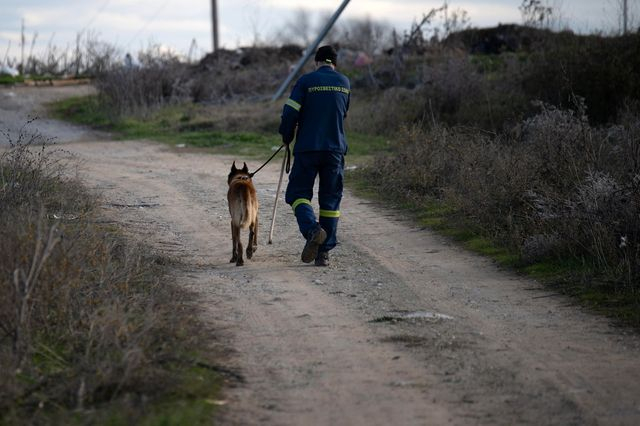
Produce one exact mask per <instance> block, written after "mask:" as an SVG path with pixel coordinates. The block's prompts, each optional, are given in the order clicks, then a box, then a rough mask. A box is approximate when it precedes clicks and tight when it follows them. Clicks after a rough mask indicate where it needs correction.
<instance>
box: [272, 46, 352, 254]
mask: <svg viewBox="0 0 640 426" xmlns="http://www.w3.org/2000/svg"><path fill="white" fill-rule="evenodd" d="M337 56H338V55H337V52H336V50H335V49H334V48H333V47H332V46H322V47H321V48H319V49H318V51H317V52H316V55H315V62H316V71H314V72H311V73H308V74H305V75H303V76H302V77H300V79H299V80H298V81H297V83H296V84H295V86H294V88H293V91H292V92H291V96H290V97H289V99H288V100H287V102H286V103H285V106H284V108H283V110H282V121H281V123H280V130H279V131H280V134H281V135H282V141H283V142H284V143H286V144H289V143H291V141H292V140H293V138H294V133H295V137H296V143H295V146H294V148H293V155H294V162H293V167H292V169H291V174H290V175H289V184H288V186H287V192H286V195H285V200H286V202H287V204H289V205H291V207H292V208H293V212H294V214H295V215H296V220H297V221H298V227H299V228H300V233H301V234H302V236H303V237H304V238H305V239H306V244H305V246H304V249H303V250H302V261H303V262H305V263H310V262H313V261H315V264H316V266H327V265H328V264H329V251H330V250H331V249H333V248H334V247H335V246H336V231H337V228H338V218H339V217H340V200H341V199H342V178H343V175H344V155H345V154H346V153H347V141H346V139H345V135H344V125H343V124H344V119H345V118H346V116H347V110H348V109H349V97H350V93H351V87H350V84H349V79H348V78H347V77H345V76H344V75H342V74H340V73H339V72H337V71H336V70H335V68H336V59H337ZM296 126H297V132H296ZM316 176H319V177H320V183H319V190H318V202H319V204H320V218H319V222H318V221H316V216H315V214H314V211H313V207H312V205H311V199H312V198H313V184H314V182H315V179H316Z"/></svg>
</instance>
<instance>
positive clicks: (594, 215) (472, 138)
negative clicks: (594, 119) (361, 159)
mask: <svg viewBox="0 0 640 426" xmlns="http://www.w3.org/2000/svg"><path fill="white" fill-rule="evenodd" d="M575 102H576V106H575V107H574V110H573V111H567V110H560V109H557V108H554V107H550V106H548V105H539V108H541V111H540V112H539V114H538V115H536V116H534V117H531V118H530V119H527V120H524V121H523V122H522V123H521V124H519V125H518V126H516V127H515V128H513V129H512V130H511V131H510V132H508V133H506V134H504V135H496V134H491V133H483V132H480V131H477V130H471V129H468V128H451V129H448V128H445V127H441V126H435V127H433V128H432V129H429V130H424V129H422V128H420V127H417V126H413V127H411V128H409V129H405V130H404V131H403V132H402V133H401V136H400V137H399V140H400V142H399V143H398V146H397V152H396V154H395V155H393V156H388V157H378V158H377V161H376V162H375V164H374V167H372V168H371V169H370V170H368V172H367V173H368V175H369V176H370V177H371V178H372V179H373V182H375V184H376V185H379V186H380V187H381V188H382V190H383V191H384V192H386V193H391V194H393V195H394V196H395V197H397V198H398V199H411V200H419V201H421V200H425V199H433V198H437V199H440V200H444V201H445V202H446V203H447V204H449V205H452V206H454V207H455V208H456V210H457V211H458V212H460V213H461V214H463V215H464V216H465V218H466V220H468V221H469V222H470V223H472V224H475V226H476V228H477V229H478V230H481V232H482V233H483V234H484V235H486V236H489V237H491V238H493V239H494V240H496V241H498V242H499V243H501V244H504V245H507V246H511V247H512V248H514V249H516V250H519V251H520V252H521V253H522V258H523V260H525V261H530V262H531V261H536V260H540V259H542V258H548V257H550V256H553V257H558V258H561V259H566V258H574V259H577V260H578V261H579V262H582V263H584V264H587V265H591V266H592V267H593V270H595V271H597V274H599V275H600V276H601V277H605V278H606V280H607V281H608V282H611V283H614V284H612V285H614V287H616V288H619V286H624V287H625V288H626V289H632V290H633V291H638V290H640V288H638V284H637V283H638V282H640V281H639V279H640V268H639V265H640V238H639V237H640V170H639V165H640V120H639V119H638V118H637V116H635V118H631V117H627V119H626V122H625V124H624V125H616V126H611V127H608V128H593V127H591V126H590V125H589V123H588V120H587V117H586V114H585V108H584V104H583V103H582V102H581V101H580V100H579V99H576V100H575Z"/></svg>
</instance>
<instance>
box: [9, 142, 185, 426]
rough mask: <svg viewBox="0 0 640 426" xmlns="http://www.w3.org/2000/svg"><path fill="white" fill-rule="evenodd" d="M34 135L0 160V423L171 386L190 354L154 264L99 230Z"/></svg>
mask: <svg viewBox="0 0 640 426" xmlns="http://www.w3.org/2000/svg"><path fill="white" fill-rule="evenodd" d="M54 158H59V156H55V155H52V152H51V149H50V148H48V147H47V145H46V143H45V141H43V140H42V138H41V137H39V136H37V135H36V136H34V137H32V138H28V139H26V138H23V137H22V136H21V137H20V139H19V140H18V141H17V142H16V143H14V144H12V146H11V148H10V149H9V150H7V151H5V152H3V153H2V156H1V158H0V165H1V168H0V178H1V180H0V225H1V226H0V254H1V255H0V294H2V297H1V298H0V413H2V414H1V415H0V422H2V421H6V422H9V423H10V422H14V421H16V422H17V421H18V420H19V421H20V422H24V423H29V424H40V423H47V422H48V420H47V419H50V417H48V416H50V415H51V413H52V412H56V411H59V410H62V411H64V410H72V409H83V408H84V409H87V408H91V407H98V406H100V405H101V404H103V403H107V402H110V401H117V400H121V399H123V398H124V399H126V400H127V401H128V402H129V403H130V404H133V405H136V406H139V405H143V403H144V401H147V400H149V399H151V400H152V399H153V398H154V397H155V396H158V395H160V394H162V392H164V391H165V390H167V389H171V386H170V385H171V383H172V380H175V378H174V377H172V373H170V371H169V370H167V369H166V368H165V367H164V366H163V364H164V363H165V362H166V361H167V360H175V358H176V357H177V356H179V355H180V354H181V353H182V352H183V351H187V350H189V349H190V348H193V347H194V345H193V342H192V341H191V340H189V338H187V337H185V336H195V335H197V333H195V332H194V329H195V326H194V324H193V323H190V322H189V321H188V320H186V319H182V318H177V316H176V315H175V314H174V313H173V312H174V311H175V309H176V305H180V304H181V303H186V298H185V295H184V294H181V293H178V292H177V291H176V290H175V289H174V288H173V287H171V286H167V285H166V282H165V280H164V278H163V273H162V268H161V267H160V266H159V265H158V259H157V258H154V257H153V256H152V255H148V254H144V253H145V251H146V252H148V250H144V249H143V248H142V247H137V246H135V245H132V244H129V243H127V242H126V241H124V240H123V239H122V238H121V237H119V236H118V235H117V234H114V232H113V231H112V230H108V229H106V228H104V227H102V226H100V225H98V224H96V219H97V217H96V204H95V199H94V197H93V196H91V195H90V194H88V193H86V191H85V190H84V189H83V188H82V187H81V185H80V184H79V183H78V182H77V181H76V180H75V179H74V178H71V177H66V176H67V175H68V171H69V166H68V165H65V164H62V163H59V162H57V161H56V160H55V159H54Z"/></svg>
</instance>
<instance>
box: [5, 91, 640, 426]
mask: <svg viewBox="0 0 640 426" xmlns="http://www.w3.org/2000/svg"><path fill="white" fill-rule="evenodd" d="M3 96H4V94H3V93H1V94H0V99H4V98H3ZM65 148H66V150H68V151H69V152H72V153H73V154H74V155H76V156H77V157H78V158H79V159H80V160H81V163H82V168H81V174H82V177H83V179H84V180H85V181H86V182H87V185H89V186H90V187H91V188H93V189H95V190H96V191H99V192H101V193H102V194H103V196H104V210H105V215H106V216H107V217H109V218H111V220H113V221H115V222H117V223H118V224H120V225H122V226H124V227H125V228H126V229H127V230H129V231H130V232H131V234H132V235H134V236H136V237H137V238H141V239H144V240H146V241H148V242H149V243H150V244H152V246H153V247H155V248H156V249H157V250H159V251H161V252H163V253H165V254H167V255H169V256H172V257H175V258H177V259H179V260H180V263H181V266H180V267H177V268H176V270H175V272H174V274H175V279H176V280H177V281H178V282H179V283H181V285H184V286H185V287H187V288H189V289H191V290H192V291H194V292H196V293H197V294H198V296H199V297H198V300H199V302H198V303H197V306H194V310H193V312H192V314H198V315H201V316H202V319H203V321H204V323H205V324H206V326H207V327H209V328H210V330H211V336H212V337H211V342H210V343H211V347H212V350H216V351H219V352H220V353H224V354H226V356H225V359H224V360H223V361H224V363H225V364H226V366H227V367H228V368H230V369H233V370H235V371H237V372H239V373H240V374H241V375H242V376H243V377H244V381H243V382H239V381H234V380H231V381H230V382H229V387H228V388H227V389H226V395H225V398H226V400H227V404H226V405H225V406H224V407H223V409H222V413H221V418H220V419H218V423H220V424H238V425H247V424H249V425H250V424H274V425H276V424H277V425H301V424H304V425H314V424H318V425H325V424H349V425H360V424H362V425H371V424H374V425H387V424H397V425H440V424H490V425H495V424H505V425H507V424H508V425H512V424H531V425H540V424H558V425H567V424H580V425H582V424H607V425H610V424H613V425H615V424H625V425H632V424H633V425H635V424H638V423H639V422H640V361H639V359H640V357H639V355H640V339H638V336H637V335H636V334H635V333H632V332H630V331H626V330H624V329H619V328H613V327H611V326H609V325H608V324H607V320H606V319H604V318H602V317H595V316H592V315H590V314H588V313H585V312H583V311H582V310H580V309H579V308H577V307H575V306H574V305H573V304H572V303H571V302H570V301H569V300H567V299H566V298H564V297H561V296H557V295H554V294H551V293H549V292H548V291H546V290H544V289H543V288H542V287H540V286H539V285H538V284H537V283H535V282H533V281H530V280H527V279H523V278H520V277H517V276H514V275H512V274H509V273H506V272H504V271H500V270H498V269H497V268H496V267H495V266H494V265H493V264H492V263H491V262H490V261H488V260H486V259H483V258H480V257H478V256H475V255H472V254H469V253H467V252H464V251H462V250H460V249H459V248H457V247H455V246H453V245H451V244H450V243H449V242H448V241H447V240H446V239H443V238H441V237H438V236H436V235H434V234H432V233H431V232H429V231H428V230H424V229H419V228H416V227H415V226H414V225H413V224H411V223H410V222H408V221H406V220H404V219H403V218H402V217H401V216H400V215H399V214H398V213H395V212H391V211H389V210H386V209H384V208H383V207H381V206H377V205H375V204H371V203H369V202H366V201H364V200H361V199H358V198H356V197H354V196H353V195H352V194H350V193H347V194H345V200H344V203H343V205H342V208H341V210H342V219H341V224H340V245H339V246H338V248H337V249H336V250H335V251H334V252H333V258H332V262H333V263H332V266H331V267H329V268H324V269H323V268H316V267H313V266H308V265H304V264H302V263H300V261H299V255H300V250H301V249H302V240H301V239H300V237H299V235H298V234H297V230H296V226H295V221H294V217H293V215H292V213H291V211H290V209H289V208H288V206H286V205H284V203H282V204H280V207H279V213H278V218H277V222H276V232H275V237H274V244H273V245H266V244H265V243H266V239H267V233H268V224H269V221H270V213H271V209H272V206H273V198H274V195H275V194H274V191H275V187H276V183H277V178H278V171H279V170H278V164H277V163H278V162H277V161H274V163H273V164H272V165H269V166H268V167H266V168H265V169H263V171H261V172H260V173H259V174H258V175H256V177H255V182H256V186H257V188H258V193H259V198H260V202H261V210H260V221H261V224H262V228H261V230H260V233H259V244H260V246H259V249H258V252H257V253H256V254H255V255H254V259H253V260H250V261H247V262H246V263H245V265H246V266H244V267H240V268H239V267H236V266H235V265H234V264H230V263H229V258H230V256H231V237H230V226H229V217H228V211H227V206H226V199H225V194H226V175H227V173H228V168H229V167H230V164H231V162H232V160H233V158H230V157H223V156H209V155H204V154H199V153H188V152H182V151H175V150H170V149H169V148H167V147H165V146H163V145H160V144H156V143H153V142H108V141H91V142H74V143H69V144H67V145H66V146H65ZM238 160H241V161H244V160H245V159H238ZM259 163H260V162H257V161H250V162H248V164H249V166H250V168H251V169H255V168H256V167H257V166H258V165H259ZM243 238H244V239H246V238H247V235H246V234H245V235H243Z"/></svg>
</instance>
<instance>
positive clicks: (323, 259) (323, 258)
mask: <svg viewBox="0 0 640 426" xmlns="http://www.w3.org/2000/svg"><path fill="white" fill-rule="evenodd" d="M316 266H329V252H328V251H321V252H318V255H317V256H316Z"/></svg>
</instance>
